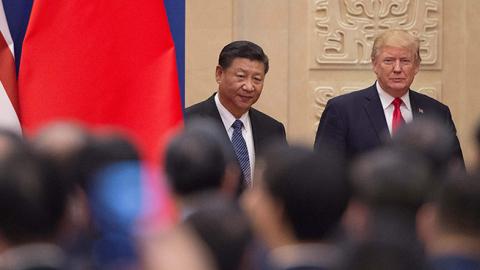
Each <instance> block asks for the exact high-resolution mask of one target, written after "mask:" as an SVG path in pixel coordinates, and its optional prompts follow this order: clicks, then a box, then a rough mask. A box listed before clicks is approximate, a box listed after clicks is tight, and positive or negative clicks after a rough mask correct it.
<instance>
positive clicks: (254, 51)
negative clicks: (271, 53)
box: [218, 40, 269, 74]
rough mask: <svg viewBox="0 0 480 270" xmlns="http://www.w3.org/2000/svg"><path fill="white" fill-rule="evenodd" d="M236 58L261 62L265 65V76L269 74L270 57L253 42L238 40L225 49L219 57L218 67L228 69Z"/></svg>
mask: <svg viewBox="0 0 480 270" xmlns="http://www.w3.org/2000/svg"><path fill="white" fill-rule="evenodd" d="M235 58H247V59H249V60H252V61H259V62H261V63H263V65H264V67H265V74H267V72H268V68H269V66H268V56H267V55H266V54H265V53H264V52H263V49H262V48H261V47H260V46H258V45H257V44H255V43H253V42H251V41H247V40H238V41H234V42H231V43H229V44H228V45H227V46H225V47H223V49H222V51H221V52H220V56H219V57H218V65H219V66H221V67H222V68H223V69H227V68H229V67H230V65H231V64H232V62H233V60H234V59H235Z"/></svg>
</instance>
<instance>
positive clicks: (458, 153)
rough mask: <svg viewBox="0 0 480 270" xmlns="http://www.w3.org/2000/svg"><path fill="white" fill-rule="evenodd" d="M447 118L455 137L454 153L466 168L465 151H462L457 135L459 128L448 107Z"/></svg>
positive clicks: (463, 167) (461, 165)
mask: <svg viewBox="0 0 480 270" xmlns="http://www.w3.org/2000/svg"><path fill="white" fill-rule="evenodd" d="M446 120H447V125H448V128H449V129H450V130H451V132H452V134H453V136H454V138H455V141H454V146H453V147H454V149H453V151H454V152H453V155H454V157H455V158H456V159H457V160H458V162H459V164H460V167H462V169H465V161H464V159H463V153H462V148H461V147H460V141H459V140H458V137H457V129H456V128H455V124H454V123H453V119H452V114H451V113H450V109H449V108H448V107H447V117H446Z"/></svg>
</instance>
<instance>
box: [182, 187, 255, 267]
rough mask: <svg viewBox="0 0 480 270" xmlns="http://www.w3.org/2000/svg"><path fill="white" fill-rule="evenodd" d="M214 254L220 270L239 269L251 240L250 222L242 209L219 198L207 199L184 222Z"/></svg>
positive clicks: (210, 197) (211, 197)
mask: <svg viewBox="0 0 480 270" xmlns="http://www.w3.org/2000/svg"><path fill="white" fill-rule="evenodd" d="M185 224H187V225H189V226H191V228H192V229H193V230H194V232H195V233H197V235H198V236H199V238H200V239H201V240H202V241H203V242H204V243H205V245H206V247H207V248H208V249H209V251H210V252H211V254H212V255H213V258H214V261H215V262H216V264H217V269H219V270H235V269H242V267H241V266H242V265H243V264H242V260H244V258H245V256H246V254H247V253H248V247H249V245H250V244H251V241H252V231H251V227H250V223H249V221H248V218H247V217H246V216H245V214H244V213H243V212H242V211H241V209H240V208H239V207H238V206H237V205H236V203H234V202H233V201H230V200H228V199H226V198H224V197H221V196H218V194H217V196H215V195H214V196H209V197H208V198H207V199H206V200H205V201H203V202H201V204H200V205H199V207H198V209H197V211H195V212H194V213H192V214H191V215H190V216H188V217H187V219H186V220H185Z"/></svg>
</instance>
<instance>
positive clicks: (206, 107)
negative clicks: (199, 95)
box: [185, 97, 215, 119]
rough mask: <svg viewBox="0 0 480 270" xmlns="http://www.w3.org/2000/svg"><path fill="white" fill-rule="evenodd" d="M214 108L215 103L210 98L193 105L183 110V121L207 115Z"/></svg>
mask: <svg viewBox="0 0 480 270" xmlns="http://www.w3.org/2000/svg"><path fill="white" fill-rule="evenodd" d="M214 107H215V101H214V100H213V98H212V97H209V98H208V99H206V100H203V101H201V102H198V103H195V104H193V105H191V106H189V107H187V108H185V119H188V118H191V117H196V116H202V115H204V114H206V113H208V112H209V111H210V110H212V108H214Z"/></svg>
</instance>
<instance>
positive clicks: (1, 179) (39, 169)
mask: <svg viewBox="0 0 480 270" xmlns="http://www.w3.org/2000/svg"><path fill="white" fill-rule="evenodd" d="M14 143H15V142H14ZM67 196H68V189H67V186H66V183H64V181H61V180H60V178H59V177H58V174H57V172H56V171H55V170H54V169H53V166H51V164H50V163H47V162H46V160H43V159H40V158H39V157H38V156H37V155H34V154H33V152H32V151H31V150H30V148H29V147H27V145H26V144H17V143H15V144H14V145H12V148H11V149H10V150H9V151H8V152H5V153H1V157H0V198H1V200H0V213H1V215H0V232H1V234H2V237H4V238H5V239H6V240H7V242H8V244H10V245H17V244H24V243H29V242H37V241H45V240H47V241H51V240H53V237H54V236H55V234H56V233H57V232H58V229H59V226H60V223H61V220H62V219H63V217H64V214H65V209H66V204H67Z"/></svg>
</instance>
